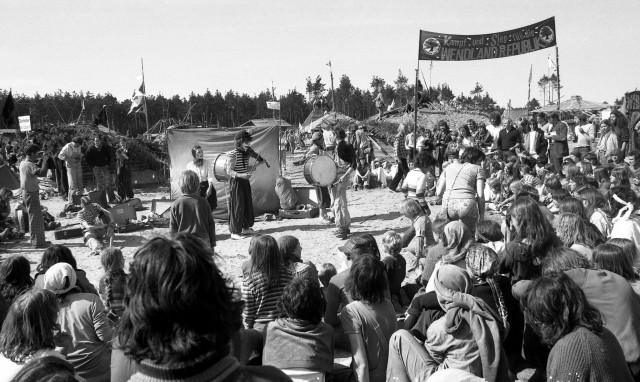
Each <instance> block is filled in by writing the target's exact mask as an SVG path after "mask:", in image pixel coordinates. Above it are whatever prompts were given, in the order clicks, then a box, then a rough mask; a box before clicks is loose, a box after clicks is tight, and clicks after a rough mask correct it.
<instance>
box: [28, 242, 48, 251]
mask: <svg viewBox="0 0 640 382" xmlns="http://www.w3.org/2000/svg"><path fill="white" fill-rule="evenodd" d="M50 245H51V242H50V241H45V242H44V243H42V244H31V247H33V248H36V249H43V248H49V246H50Z"/></svg>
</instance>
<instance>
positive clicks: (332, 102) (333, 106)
mask: <svg viewBox="0 0 640 382" xmlns="http://www.w3.org/2000/svg"><path fill="white" fill-rule="evenodd" d="M327 65H329V74H330V75H331V111H336V101H335V94H334V92H333V70H332V68H331V60H329V63H328V64H327Z"/></svg>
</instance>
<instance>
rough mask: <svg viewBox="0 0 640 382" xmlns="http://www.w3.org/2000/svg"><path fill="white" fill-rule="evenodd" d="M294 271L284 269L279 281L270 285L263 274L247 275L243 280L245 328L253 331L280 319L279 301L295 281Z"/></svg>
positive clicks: (281, 271) (243, 317) (243, 318)
mask: <svg viewBox="0 0 640 382" xmlns="http://www.w3.org/2000/svg"><path fill="white" fill-rule="evenodd" d="M293 277H294V274H293V269H292V268H289V267H282V268H281V269H280V274H279V275H278V280H277V281H273V282H272V283H271V284H269V282H268V281H269V280H268V279H267V278H266V276H265V275H263V274H262V273H258V272H255V273H251V274H247V275H245V276H244V277H243V279H242V300H243V301H244V310H243V311H242V322H243V323H244V327H245V328H247V329H252V328H253V327H254V326H256V325H258V326H262V325H265V324H267V323H269V322H271V321H273V320H275V319H276V318H277V317H278V308H277V304H278V300H279V299H280V297H281V296H282V292H283V291H284V288H285V287H286V286H287V284H289V282H290V281H291V280H292V279H293Z"/></svg>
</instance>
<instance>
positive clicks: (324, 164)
mask: <svg viewBox="0 0 640 382" xmlns="http://www.w3.org/2000/svg"><path fill="white" fill-rule="evenodd" d="M337 175H338V167H337V166H336V163H335V162H334V161H333V159H331V158H329V157H328V156H325V155H320V156H317V157H313V158H311V159H309V160H307V162H306V163H305V164H304V178H305V179H306V180H307V182H308V183H309V184H310V185H312V186H315V185H320V186H323V187H328V186H330V185H332V184H333V182H335V180H336V176H337Z"/></svg>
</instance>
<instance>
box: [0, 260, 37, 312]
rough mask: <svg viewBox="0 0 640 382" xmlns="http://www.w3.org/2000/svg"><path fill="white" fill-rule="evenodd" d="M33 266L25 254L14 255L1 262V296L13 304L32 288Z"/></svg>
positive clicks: (9, 303)
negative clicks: (31, 274)
mask: <svg viewBox="0 0 640 382" xmlns="http://www.w3.org/2000/svg"><path fill="white" fill-rule="evenodd" d="M30 273H31V267H30V265H29V260H27V259H26V258H25V257H24V256H12V257H9V258H7V259H5V260H4V261H3V262H2V263H0V297H2V299H3V300H4V301H6V302H7V304H8V305H11V304H12V303H13V301H14V300H15V299H16V298H17V297H18V296H20V295H21V294H23V293H24V292H26V291H28V290H29V289H31V286H32V285H33V279H32V278H31V276H30V275H29V274H30Z"/></svg>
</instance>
